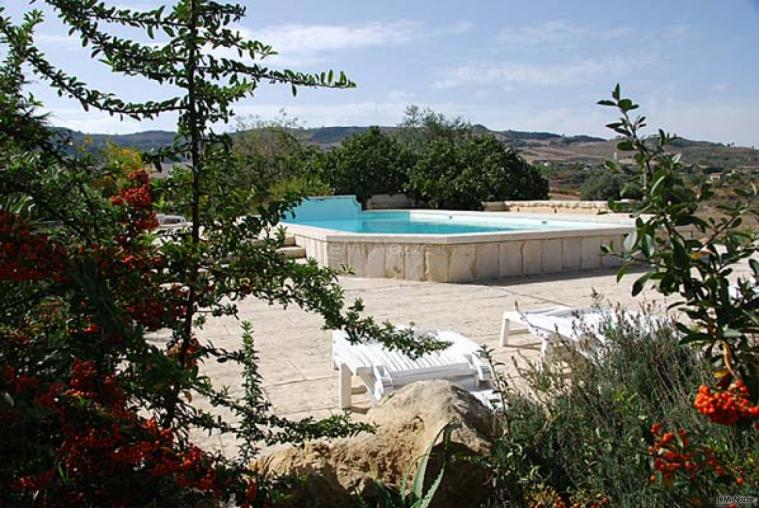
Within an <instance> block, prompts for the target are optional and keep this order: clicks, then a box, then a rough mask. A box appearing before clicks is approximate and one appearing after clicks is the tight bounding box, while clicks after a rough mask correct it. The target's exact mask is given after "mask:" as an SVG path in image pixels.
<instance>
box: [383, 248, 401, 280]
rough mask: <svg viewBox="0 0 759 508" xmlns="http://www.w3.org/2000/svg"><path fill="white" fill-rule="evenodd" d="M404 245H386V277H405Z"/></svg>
mask: <svg viewBox="0 0 759 508" xmlns="http://www.w3.org/2000/svg"><path fill="white" fill-rule="evenodd" d="M403 258H404V252H403V246H402V245H399V244H397V243H391V244H387V245H385V277H387V278H388V279H403V278H405V266H404V261H403Z"/></svg>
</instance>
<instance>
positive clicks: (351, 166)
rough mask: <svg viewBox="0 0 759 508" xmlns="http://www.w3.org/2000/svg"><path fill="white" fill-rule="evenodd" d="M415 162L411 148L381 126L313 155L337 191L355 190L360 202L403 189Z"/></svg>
mask: <svg viewBox="0 0 759 508" xmlns="http://www.w3.org/2000/svg"><path fill="white" fill-rule="evenodd" d="M413 164H414V157H413V155H412V154H411V152H410V151H409V150H408V149H406V148H405V147H404V146H403V145H401V144H400V143H398V142H397V141H396V140H395V138H393V137H391V136H388V135H387V134H385V133H384V132H382V131H381V130H380V128H379V127H372V128H370V129H369V130H368V131H366V132H363V133H361V134H356V135H354V136H351V137H350V138H348V139H346V140H345V141H344V142H343V143H342V145H340V146H339V147H337V148H335V149H334V150H332V151H330V152H326V153H323V154H320V155H317V156H316V157H315V158H314V167H315V168H316V172H317V174H318V175H319V176H320V178H321V179H322V180H324V181H325V182H327V183H328V184H329V185H330V186H331V187H332V189H333V190H334V193H335V194H355V195H356V198H357V199H358V200H359V201H360V202H361V203H365V202H366V200H367V199H369V197H371V196H372V195H373V194H397V193H399V192H404V191H405V188H406V183H407V180H408V176H407V175H408V169H409V168H410V167H411V166H413Z"/></svg>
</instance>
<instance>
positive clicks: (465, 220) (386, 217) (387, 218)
mask: <svg viewBox="0 0 759 508" xmlns="http://www.w3.org/2000/svg"><path fill="white" fill-rule="evenodd" d="M287 222H289V223H291V224H299V225H303V226H311V227H317V228H323V229H331V230H335V231H345V232H350V233H367V234H416V235H449V234H462V233H502V232H507V231H546V230H555V229H569V228H589V227H592V226H593V225H592V224H589V223H582V222H576V221H548V220H540V219H526V218H507V217H493V216H482V217H476V216H472V215H468V214H456V213H452V214H432V213H428V214H424V213H419V212H416V213H414V214H412V213H410V212H396V211H394V212H381V211H377V212H360V213H358V214H356V215H355V216H353V217H351V218H347V219H344V218H337V217H324V218H313V217H308V216H303V215H300V216H298V215H296V216H295V217H294V218H289V219H288V220H287Z"/></svg>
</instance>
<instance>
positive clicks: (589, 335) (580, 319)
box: [501, 306, 662, 367]
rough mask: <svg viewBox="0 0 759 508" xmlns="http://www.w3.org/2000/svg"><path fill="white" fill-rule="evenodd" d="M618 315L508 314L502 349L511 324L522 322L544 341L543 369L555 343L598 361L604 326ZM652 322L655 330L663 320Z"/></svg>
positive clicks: (590, 311)
mask: <svg viewBox="0 0 759 508" xmlns="http://www.w3.org/2000/svg"><path fill="white" fill-rule="evenodd" d="M619 316H620V314H619V313H617V312H615V311H612V310H606V309H596V308H570V307H564V306H556V307H551V308H548V309H539V310H528V311H525V312H519V311H506V312H504V313H503V321H502V323H501V346H507V345H508V340H509V332H510V331H511V330H510V328H511V324H512V323H513V322H520V323H523V324H524V325H526V330H525V331H529V332H531V333H532V334H533V335H535V336H536V337H538V338H539V339H540V341H541V345H540V366H541V367H545V366H546V365H548V364H550V362H551V360H552V353H553V346H554V343H555V342H556V340H559V341H562V342H563V343H565V344H567V345H569V346H571V347H573V348H574V349H575V350H576V351H577V352H578V353H580V354H581V355H583V356H585V357H586V358H591V357H593V358H595V357H596V356H597V354H598V353H599V352H600V346H602V345H603V342H604V337H603V334H602V333H601V331H600V330H601V326H602V325H603V324H604V323H607V322H609V320H611V321H616V320H618V319H619ZM622 316H623V317H624V318H625V319H631V320H635V322H636V323H638V320H639V319H640V318H641V314H640V313H638V312H630V311H625V312H623V314H622ZM646 319H648V317H647V318H646ZM650 320H651V323H650V324H651V326H652V327H653V326H654V324H655V323H657V322H661V321H662V318H656V317H650ZM644 321H645V319H644ZM594 339H598V341H595V340H594Z"/></svg>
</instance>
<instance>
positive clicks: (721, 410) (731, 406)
mask: <svg viewBox="0 0 759 508" xmlns="http://www.w3.org/2000/svg"><path fill="white" fill-rule="evenodd" d="M693 405H694V406H695V408H696V409H697V410H698V412H699V413H701V414H703V415H706V416H707V417H708V418H709V419H710V420H711V421H713V422H714V423H720V424H722V425H736V424H741V423H746V422H751V421H754V420H759V406H757V405H755V404H752V402H751V393H750V392H749V390H748V387H747V386H746V385H745V384H744V383H743V381H741V380H740V379H739V380H737V381H735V382H734V383H733V384H732V385H730V387H729V388H728V389H727V390H715V391H712V389H711V388H709V387H708V386H706V385H701V387H700V388H699V389H698V395H696V399H695V400H694V401H693Z"/></svg>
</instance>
